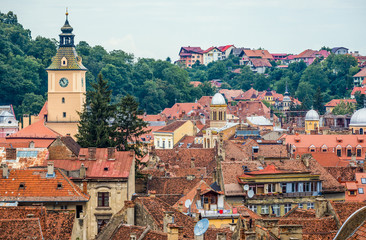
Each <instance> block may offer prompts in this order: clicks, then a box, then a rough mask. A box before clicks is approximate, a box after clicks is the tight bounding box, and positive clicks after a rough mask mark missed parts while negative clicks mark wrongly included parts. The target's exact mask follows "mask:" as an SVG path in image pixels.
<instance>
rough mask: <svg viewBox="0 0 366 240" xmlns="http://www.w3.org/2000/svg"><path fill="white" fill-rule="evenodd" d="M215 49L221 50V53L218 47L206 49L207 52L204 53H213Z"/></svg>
mask: <svg viewBox="0 0 366 240" xmlns="http://www.w3.org/2000/svg"><path fill="white" fill-rule="evenodd" d="M214 49H217V50H219V51H220V49H218V48H217V47H210V48H208V49H206V50H205V51H203V53H208V52H210V51H212V50H214ZM220 52H221V51H220Z"/></svg>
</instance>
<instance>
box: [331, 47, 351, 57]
mask: <svg viewBox="0 0 366 240" xmlns="http://www.w3.org/2000/svg"><path fill="white" fill-rule="evenodd" d="M331 52H332V53H333V54H336V55H337V54H348V48H345V47H334V48H332V50H331Z"/></svg>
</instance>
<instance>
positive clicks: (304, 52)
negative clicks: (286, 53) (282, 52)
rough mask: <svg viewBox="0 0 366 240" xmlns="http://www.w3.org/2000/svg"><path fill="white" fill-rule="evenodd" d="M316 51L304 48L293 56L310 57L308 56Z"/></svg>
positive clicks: (311, 55)
mask: <svg viewBox="0 0 366 240" xmlns="http://www.w3.org/2000/svg"><path fill="white" fill-rule="evenodd" d="M316 52H317V51H315V50H311V49H306V50H304V51H302V52H301V53H299V54H298V55H297V56H296V57H295V58H310V57H313V54H314V53H316Z"/></svg>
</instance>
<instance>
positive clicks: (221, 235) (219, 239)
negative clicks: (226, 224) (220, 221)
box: [216, 232, 226, 240]
mask: <svg viewBox="0 0 366 240" xmlns="http://www.w3.org/2000/svg"><path fill="white" fill-rule="evenodd" d="M216 240H226V233H224V232H219V233H217V235H216Z"/></svg>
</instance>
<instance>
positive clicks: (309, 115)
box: [305, 109, 319, 121]
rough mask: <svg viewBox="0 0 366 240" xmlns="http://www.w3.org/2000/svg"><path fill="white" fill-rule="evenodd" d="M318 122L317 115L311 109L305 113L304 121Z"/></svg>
mask: <svg viewBox="0 0 366 240" xmlns="http://www.w3.org/2000/svg"><path fill="white" fill-rule="evenodd" d="M318 120H319V114H318V113H317V112H316V111H315V110H313V109H311V110H310V111H308V112H307V113H306V116H305V121H318Z"/></svg>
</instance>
